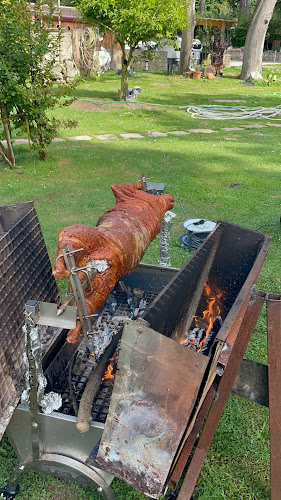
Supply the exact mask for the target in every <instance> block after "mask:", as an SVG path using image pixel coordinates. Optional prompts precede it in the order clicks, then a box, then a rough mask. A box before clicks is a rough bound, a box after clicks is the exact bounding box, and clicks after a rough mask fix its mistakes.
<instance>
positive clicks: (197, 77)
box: [192, 71, 202, 80]
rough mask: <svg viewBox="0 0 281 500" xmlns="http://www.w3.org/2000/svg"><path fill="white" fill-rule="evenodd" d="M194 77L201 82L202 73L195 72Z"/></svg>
mask: <svg viewBox="0 0 281 500" xmlns="http://www.w3.org/2000/svg"><path fill="white" fill-rule="evenodd" d="M192 76H193V78H195V80H200V78H201V76H202V71H193V73H192Z"/></svg>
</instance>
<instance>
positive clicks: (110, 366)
mask: <svg viewBox="0 0 281 500" xmlns="http://www.w3.org/2000/svg"><path fill="white" fill-rule="evenodd" d="M118 354H119V351H118V350H117V351H115V353H114V354H113V356H112V358H111V359H110V361H109V363H108V366H107V369H106V370H105V372H104V375H103V377H102V380H108V379H109V378H114V375H113V373H112V372H113V369H114V363H115V362H116V359H117V358H118Z"/></svg>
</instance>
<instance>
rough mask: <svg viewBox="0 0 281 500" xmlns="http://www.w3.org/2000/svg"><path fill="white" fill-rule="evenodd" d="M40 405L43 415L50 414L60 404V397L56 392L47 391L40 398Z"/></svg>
mask: <svg viewBox="0 0 281 500" xmlns="http://www.w3.org/2000/svg"><path fill="white" fill-rule="evenodd" d="M40 406H41V409H42V411H43V413H45V415H50V414H51V413H52V412H53V411H54V410H58V409H59V408H60V407H61V406H62V397H61V395H60V394H58V393H57V392H48V394H45V396H44V397H43V399H42V400H41V403H40Z"/></svg>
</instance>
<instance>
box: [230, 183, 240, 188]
mask: <svg viewBox="0 0 281 500" xmlns="http://www.w3.org/2000/svg"><path fill="white" fill-rule="evenodd" d="M239 186H244V184H243V182H232V183H231V184H230V185H229V186H228V187H230V188H236V187H239Z"/></svg>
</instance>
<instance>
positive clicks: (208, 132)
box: [189, 128, 242, 134]
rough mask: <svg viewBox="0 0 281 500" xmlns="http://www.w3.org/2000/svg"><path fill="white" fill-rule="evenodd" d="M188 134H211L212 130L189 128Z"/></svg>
mask: <svg viewBox="0 0 281 500" xmlns="http://www.w3.org/2000/svg"><path fill="white" fill-rule="evenodd" d="M241 130H242V129H241ZM189 132H194V133H195V134H211V133H212V132H214V130H212V129H210V128H191V129H189Z"/></svg>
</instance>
